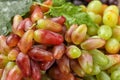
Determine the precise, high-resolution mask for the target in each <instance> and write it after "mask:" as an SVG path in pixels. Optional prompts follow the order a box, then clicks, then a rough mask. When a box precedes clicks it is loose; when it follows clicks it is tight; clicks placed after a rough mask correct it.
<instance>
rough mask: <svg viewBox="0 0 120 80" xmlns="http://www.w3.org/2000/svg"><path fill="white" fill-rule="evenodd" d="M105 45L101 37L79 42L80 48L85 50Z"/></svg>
mask: <svg viewBox="0 0 120 80" xmlns="http://www.w3.org/2000/svg"><path fill="white" fill-rule="evenodd" d="M104 45H105V40H103V39H101V38H89V39H88V40H86V41H84V42H82V43H81V48H82V49H85V50H93V49H96V48H101V47H103V46H104Z"/></svg>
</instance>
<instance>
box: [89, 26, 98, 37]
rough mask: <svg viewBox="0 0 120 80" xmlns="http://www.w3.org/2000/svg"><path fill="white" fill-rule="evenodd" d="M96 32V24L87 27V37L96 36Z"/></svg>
mask: <svg viewBox="0 0 120 80" xmlns="http://www.w3.org/2000/svg"><path fill="white" fill-rule="evenodd" d="M97 31H98V25H97V24H96V25H94V26H88V30H87V33H88V35H90V36H93V35H96V34H97Z"/></svg>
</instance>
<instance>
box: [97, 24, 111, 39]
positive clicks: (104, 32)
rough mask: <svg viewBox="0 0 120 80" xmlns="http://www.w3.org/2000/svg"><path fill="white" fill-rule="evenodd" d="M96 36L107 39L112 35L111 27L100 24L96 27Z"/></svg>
mask: <svg viewBox="0 0 120 80" xmlns="http://www.w3.org/2000/svg"><path fill="white" fill-rule="evenodd" d="M98 36H100V37H101V38H102V39H105V40H108V39H109V38H110V37H111V36H112V29H111V27H110V26H108V25H102V26H101V27H100V28H99V29H98Z"/></svg>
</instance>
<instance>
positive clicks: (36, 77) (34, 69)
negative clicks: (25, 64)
mask: <svg viewBox="0 0 120 80" xmlns="http://www.w3.org/2000/svg"><path fill="white" fill-rule="evenodd" d="M30 62H31V73H32V78H33V80H40V79H41V73H40V69H39V66H38V64H37V63H36V62H34V61H32V60H31V61H30Z"/></svg>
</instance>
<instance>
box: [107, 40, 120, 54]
mask: <svg viewBox="0 0 120 80" xmlns="http://www.w3.org/2000/svg"><path fill="white" fill-rule="evenodd" d="M105 49H106V51H107V52H108V53H111V54H115V53H118V52H119V49H120V44H119V41H118V40H116V39H115V38H111V39H109V40H108V41H107V43H106V45H105Z"/></svg>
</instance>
